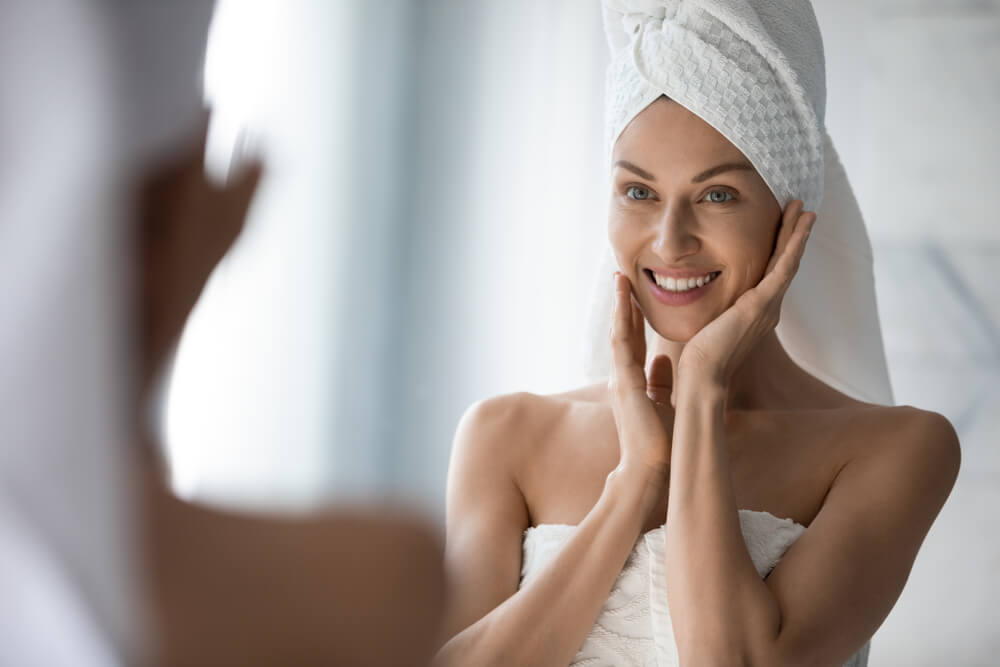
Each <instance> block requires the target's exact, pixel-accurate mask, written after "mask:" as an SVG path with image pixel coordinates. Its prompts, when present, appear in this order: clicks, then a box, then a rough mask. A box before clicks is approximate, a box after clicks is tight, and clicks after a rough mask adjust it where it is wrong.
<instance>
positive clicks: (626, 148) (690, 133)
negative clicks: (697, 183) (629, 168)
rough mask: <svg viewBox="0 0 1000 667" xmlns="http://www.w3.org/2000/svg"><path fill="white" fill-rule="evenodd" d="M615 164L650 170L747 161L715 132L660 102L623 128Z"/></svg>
mask: <svg viewBox="0 0 1000 667" xmlns="http://www.w3.org/2000/svg"><path fill="white" fill-rule="evenodd" d="M614 160H628V161H630V162H635V163H637V164H645V165H648V166H649V167H650V168H654V169H656V168H658V167H661V166H666V165H671V166H672V167H673V168H674V169H676V168H677V167H678V166H679V165H680V164H690V166H691V168H692V169H697V168H698V167H700V166H703V165H705V164H709V163H711V164H715V163H718V162H722V161H741V160H746V158H745V156H744V155H743V153H742V152H741V151H740V150H739V149H738V148H736V146H734V145H733V144H732V143H731V142H730V141H729V140H728V139H726V138H725V137H724V136H722V134H721V133H719V131H718V130H716V129H715V128H714V127H712V126H711V125H709V124H708V123H706V122H705V121H704V120H702V119H701V118H699V117H698V116H697V115H696V114H694V113H691V112H690V111H688V110H687V109H686V108H684V107H683V106H681V105H680V104H678V103H677V102H674V101H672V100H666V99H663V98H660V99H658V100H656V101H654V102H653V103H652V104H650V105H649V106H647V107H646V108H645V109H643V110H642V111H641V112H639V114H638V115H636V117H635V118H633V119H632V121H631V122H630V123H629V124H628V125H627V126H626V127H625V129H624V130H623V131H622V133H621V135H620V136H619V137H618V141H617V142H615V146H614V151H613V161H614Z"/></svg>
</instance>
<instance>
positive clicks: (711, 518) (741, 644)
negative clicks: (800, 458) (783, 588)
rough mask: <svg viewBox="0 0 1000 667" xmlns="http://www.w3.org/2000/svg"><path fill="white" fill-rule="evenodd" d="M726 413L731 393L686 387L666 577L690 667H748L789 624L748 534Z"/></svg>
mask: <svg viewBox="0 0 1000 667" xmlns="http://www.w3.org/2000/svg"><path fill="white" fill-rule="evenodd" d="M724 405H725V390H724V388H721V387H718V386H715V385H712V384H708V383H704V384H700V385H697V386H696V385H693V384H689V385H688V386H683V387H681V388H680V391H679V394H678V399H677V415H676V421H675V425H674V436H673V451H672V454H671V480H670V492H669V498H668V509H667V524H666V571H667V587H668V589H669V591H670V607H671V617H672V618H673V625H674V634H675V637H676V641H677V647H678V652H679V655H680V656H681V658H682V663H683V664H698V665H704V664H746V662H747V660H748V657H747V656H749V655H752V654H756V653H757V650H758V647H759V646H760V644H761V642H767V641H771V640H773V638H774V637H776V636H777V633H778V629H779V627H780V623H781V615H780V609H779V608H778V604H777V600H776V599H775V598H774V596H773V594H772V593H771V592H770V590H769V589H768V588H767V586H766V584H765V583H764V581H763V580H762V579H761V577H760V575H759V574H758V573H757V570H756V568H755V567H754V565H753V561H752V560H751V558H750V555H749V553H748V552H747V549H746V544H745V542H744V540H743V533H742V530H741V529H740V521H739V514H738V509H737V507H736V501H735V495H734V493H733V487H732V476H731V471H730V464H729V451H728V448H727V446H726V438H725V423H724ZM686 656H687V657H688V660H687V661H686V660H684V658H685V657H686ZM695 658H696V660H695Z"/></svg>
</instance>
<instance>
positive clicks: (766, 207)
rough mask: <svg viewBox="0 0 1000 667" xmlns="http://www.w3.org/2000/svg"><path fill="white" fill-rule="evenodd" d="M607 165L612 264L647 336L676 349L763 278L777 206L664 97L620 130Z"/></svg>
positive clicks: (708, 133) (741, 162)
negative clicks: (629, 289)
mask: <svg viewBox="0 0 1000 667" xmlns="http://www.w3.org/2000/svg"><path fill="white" fill-rule="evenodd" d="M612 164H613V167H612V174H611V176H612V188H611V204H610V209H609V214H608V237H609V239H610V241H611V247H612V248H613V249H614V252H615V258H616V259H617V260H618V266H619V267H621V269H622V271H623V272H624V273H625V274H626V275H627V276H628V277H629V280H631V281H632V285H633V286H634V287H635V295H636V298H637V299H638V301H639V305H640V307H641V308H642V312H643V313H644V314H645V315H646V319H647V320H649V323H650V325H651V326H652V327H653V329H654V330H655V331H656V332H657V333H658V334H660V335H661V336H663V337H664V338H667V339H668V340H673V341H678V342H685V341H687V340H689V339H690V338H691V337H693V336H694V334H695V333H697V332H698V331H699V330H700V329H701V328H702V327H704V326H705V325H706V324H708V323H709V322H711V321H712V320H713V319H715V318H716V317H717V316H718V315H720V314H721V313H722V312H723V311H725V310H726V309H727V308H728V307H729V306H731V305H732V304H733V303H734V302H735V301H736V299H737V298H738V297H739V296H740V295H741V294H743V293H744V292H745V291H747V290H748V289H750V288H752V287H753V286H755V285H756V284H757V283H758V282H759V281H760V279H761V278H762V277H763V275H764V269H765V268H766V267H767V263H768V261H769V260H770V257H771V253H772V251H773V248H774V242H775V238H776V234H777V229H778V221H779V219H780V216H781V207H780V206H779V205H778V202H777V200H776V199H775V198H774V195H773V194H772V193H771V190H770V189H769V188H768V187H767V185H766V184H765V183H764V180H763V179H762V178H761V177H760V175H759V174H758V173H757V171H756V170H755V169H754V168H753V167H752V166H751V164H750V162H749V161H748V160H747V159H746V157H745V156H744V155H743V153H742V152H740V151H739V150H738V149H737V148H736V147H735V146H733V145H732V144H731V143H729V141H728V140H727V139H726V138H725V137H723V136H722V135H721V134H719V133H718V132H717V131H716V130H715V129H714V128H713V127H712V126H710V125H709V124H708V123H706V122H705V121H703V120H702V119H700V118H699V117H698V116H696V115H694V114H693V113H691V112H690V111H688V110H687V109H685V108H684V107H683V106H681V105H680V104H677V103H676V102H673V101H669V100H667V99H664V98H660V99H659V100H657V101H655V102H653V103H652V104H650V105H649V106H648V107H646V109H644V110H643V111H642V112H641V113H640V114H639V115H637V116H636V117H635V118H634V119H633V120H632V122H631V123H630V124H629V126H628V127H626V128H625V131H624V132H622V134H621V136H620V137H619V138H618V141H617V143H616V144H615V148H614V153H613V157H612ZM702 277H705V278H708V279H709V280H708V282H707V283H705V284H704V285H703V286H702V287H696V288H695V289H692V290H690V291H681V289H682V288H684V287H687V286H688V285H689V284H690V279H694V281H695V285H697V282H698V281H699V280H701V278H702ZM678 280H680V284H678Z"/></svg>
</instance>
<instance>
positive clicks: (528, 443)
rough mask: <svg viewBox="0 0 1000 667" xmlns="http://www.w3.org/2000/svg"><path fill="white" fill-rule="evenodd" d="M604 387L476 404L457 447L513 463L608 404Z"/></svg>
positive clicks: (462, 427)
mask: <svg viewBox="0 0 1000 667" xmlns="http://www.w3.org/2000/svg"><path fill="white" fill-rule="evenodd" d="M606 394H607V386H606V385H605V384H598V385H589V386H586V387H581V388H578V389H574V390H571V391H567V392H562V393H558V394H534V393H530V392H515V393H510V394H502V395H499V396H493V397H490V398H485V399H482V400H480V401H477V402H475V403H473V404H472V405H470V406H469V407H468V408H467V409H466V410H465V412H464V414H463V415H462V418H461V420H460V421H459V423H458V428H457V429H456V433H455V447H456V448H462V449H467V450H474V451H477V452H481V453H484V454H485V453H486V451H483V450H487V451H488V452H489V454H490V456H491V457H496V456H498V455H500V456H503V458H504V459H506V460H508V461H510V462H513V461H514V460H515V459H516V458H517V457H518V454H520V453H523V452H524V451H525V450H534V449H536V448H537V447H538V446H540V445H541V444H543V443H545V442H547V441H550V440H551V439H552V436H553V435H555V434H556V433H557V432H558V431H559V430H560V429H561V428H563V427H564V426H565V425H566V424H567V422H569V421H571V420H573V419H574V417H577V416H579V415H581V414H582V413H585V412H589V411H599V410H601V409H602V407H603V406H604V405H606V401H605V397H606Z"/></svg>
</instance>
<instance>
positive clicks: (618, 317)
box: [611, 272, 645, 390]
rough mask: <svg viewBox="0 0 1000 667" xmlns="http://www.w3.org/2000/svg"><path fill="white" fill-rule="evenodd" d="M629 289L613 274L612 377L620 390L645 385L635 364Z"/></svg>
mask: <svg viewBox="0 0 1000 667" xmlns="http://www.w3.org/2000/svg"><path fill="white" fill-rule="evenodd" d="M631 292H632V290H631V288H630V286H629V280H628V278H627V277H625V276H624V275H622V274H621V273H618V272H616V273H615V312H614V317H613V319H612V326H611V347H612V359H613V362H614V368H613V375H614V376H615V378H616V379H617V380H618V383H619V385H621V389H623V390H630V389H635V388H636V387H638V386H639V385H640V382H641V384H642V385H645V375H644V374H643V370H642V366H641V365H640V364H636V360H635V354H634V348H633V332H632V317H631V313H630V312H629V309H630V307H631V302H630V298H631Z"/></svg>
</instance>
